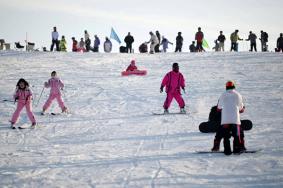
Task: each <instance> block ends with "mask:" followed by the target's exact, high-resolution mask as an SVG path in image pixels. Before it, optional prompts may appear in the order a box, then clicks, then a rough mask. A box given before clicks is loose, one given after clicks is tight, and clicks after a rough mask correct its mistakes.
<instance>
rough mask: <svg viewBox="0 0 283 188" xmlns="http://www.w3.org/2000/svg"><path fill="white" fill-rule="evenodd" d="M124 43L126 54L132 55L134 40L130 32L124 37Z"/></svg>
mask: <svg viewBox="0 0 283 188" xmlns="http://www.w3.org/2000/svg"><path fill="white" fill-rule="evenodd" d="M124 41H125V43H126V48H127V53H129V51H130V53H132V44H133V42H134V41H135V40H134V37H133V36H132V35H131V33H130V32H128V35H127V36H126V37H125V39H124Z"/></svg>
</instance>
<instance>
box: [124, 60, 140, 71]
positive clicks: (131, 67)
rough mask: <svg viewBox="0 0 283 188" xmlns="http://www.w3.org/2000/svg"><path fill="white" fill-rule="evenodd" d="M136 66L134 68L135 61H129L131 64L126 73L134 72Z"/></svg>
mask: <svg viewBox="0 0 283 188" xmlns="http://www.w3.org/2000/svg"><path fill="white" fill-rule="evenodd" d="M137 69H138V68H137V66H136V61H135V60H132V61H131V64H130V65H129V66H128V68H127V70H126V71H135V70H137Z"/></svg>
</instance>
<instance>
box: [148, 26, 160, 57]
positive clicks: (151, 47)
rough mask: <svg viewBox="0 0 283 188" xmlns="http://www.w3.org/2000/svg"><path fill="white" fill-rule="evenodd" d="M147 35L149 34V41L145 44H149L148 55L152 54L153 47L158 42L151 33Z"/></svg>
mask: <svg viewBox="0 0 283 188" xmlns="http://www.w3.org/2000/svg"><path fill="white" fill-rule="evenodd" d="M149 34H150V39H149V41H148V42H147V44H149V43H150V51H149V53H151V54H154V49H155V46H156V45H157V44H158V43H159V41H158V38H157V36H156V35H154V34H153V32H152V31H150V32H149Z"/></svg>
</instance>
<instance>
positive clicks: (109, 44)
mask: <svg viewBox="0 0 283 188" xmlns="http://www.w3.org/2000/svg"><path fill="white" fill-rule="evenodd" d="M111 50H112V42H111V41H110V40H109V38H108V37H106V38H105V42H104V52H105V53H110V52H111Z"/></svg>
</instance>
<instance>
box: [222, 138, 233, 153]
mask: <svg viewBox="0 0 283 188" xmlns="http://www.w3.org/2000/svg"><path fill="white" fill-rule="evenodd" d="M224 154H225V155H231V154H232V151H231V146H230V139H229V138H224Z"/></svg>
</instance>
